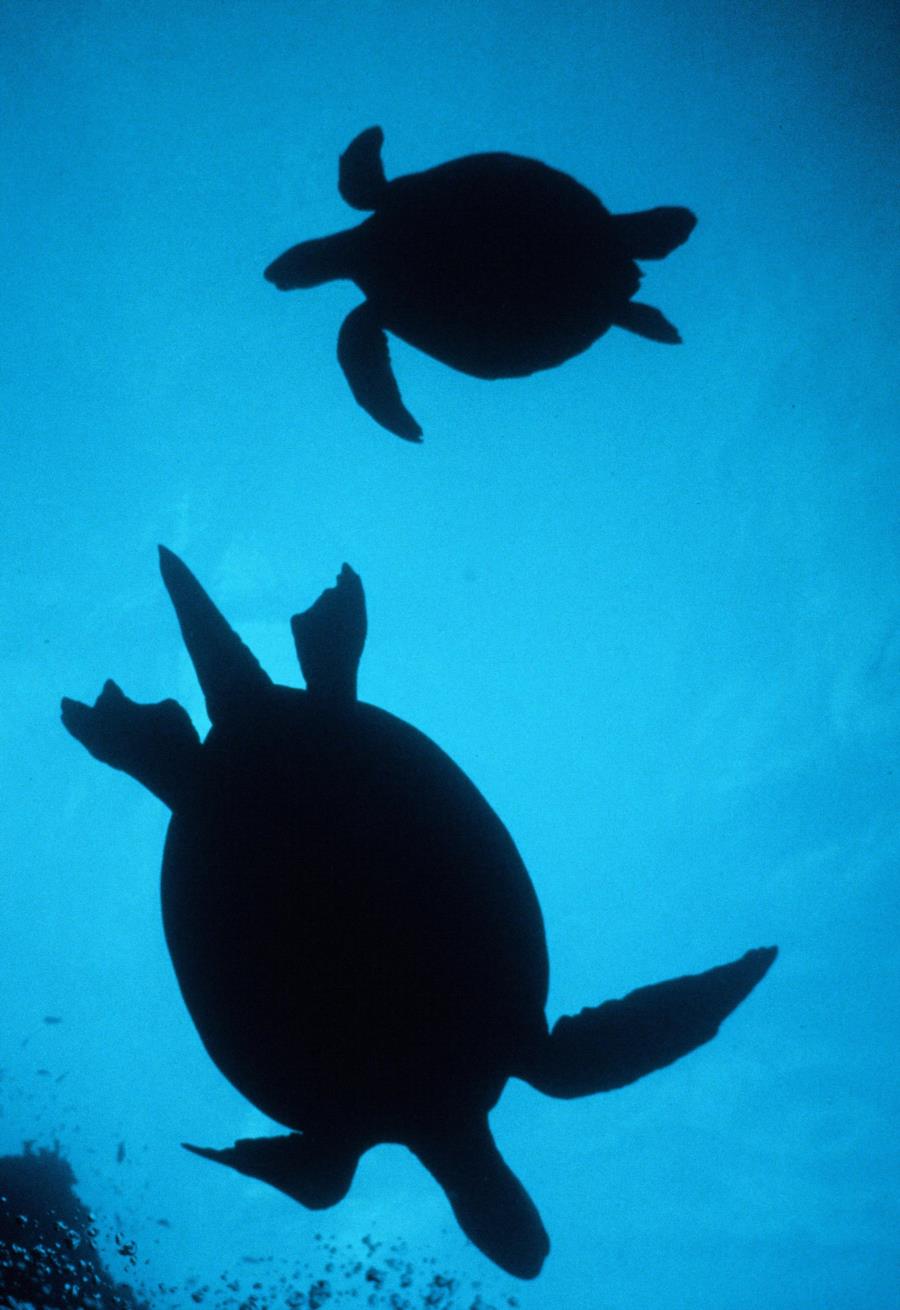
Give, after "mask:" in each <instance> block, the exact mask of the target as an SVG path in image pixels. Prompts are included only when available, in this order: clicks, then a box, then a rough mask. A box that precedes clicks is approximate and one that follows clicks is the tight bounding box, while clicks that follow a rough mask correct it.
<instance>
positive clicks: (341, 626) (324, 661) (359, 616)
mask: <svg viewBox="0 0 900 1310" xmlns="http://www.w3.org/2000/svg"><path fill="white" fill-rule="evenodd" d="M291 632H292V633H293V634H294V645H295V646H296V647H297V657H298V659H299V660H300V668H301V670H302V672H303V677H304V678H305V679H306V687H307V690H308V692H309V694H310V695H311V696H314V697H316V699H319V700H323V701H326V700H327V701H329V702H331V703H334V704H341V703H344V704H351V703H352V702H353V701H355V700H356V671H357V669H358V668H359V661H360V658H361V656H362V653H363V647H364V646H365V644H366V598H365V594H364V592H363V585H362V582H361V581H360V577H359V574H358V573H354V571H353V569H351V567H350V565H349V564H344V565H343V567H342V568H341V571H340V573H339V574H338V578H337V583H336V584H335V586H333V587H329V588H328V589H327V591H323V592H322V594H321V596H320V597H319V599H318V600H317V601H316V603H315V604H314V605H311V606H310V607H309V609H308V610H304V611H303V612H302V614H295V615H294V617H293V618H292V619H291Z"/></svg>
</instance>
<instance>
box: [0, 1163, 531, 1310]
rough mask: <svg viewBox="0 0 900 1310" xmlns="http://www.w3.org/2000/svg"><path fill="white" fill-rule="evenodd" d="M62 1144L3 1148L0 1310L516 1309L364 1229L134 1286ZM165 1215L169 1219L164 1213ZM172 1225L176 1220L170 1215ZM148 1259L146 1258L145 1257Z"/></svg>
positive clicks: (128, 1263)
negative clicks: (232, 1266) (81, 1192)
mask: <svg viewBox="0 0 900 1310" xmlns="http://www.w3.org/2000/svg"><path fill="white" fill-rule="evenodd" d="M75 1187H76V1179H75V1174H74V1171H73V1170H72V1167H71V1165H70V1164H69V1162H68V1161H67V1160H66V1159H65V1157H64V1156H63V1155H62V1153H61V1151H60V1149H59V1146H58V1145H57V1146H55V1147H54V1148H53V1149H49V1150H48V1149H37V1150H35V1149H34V1147H33V1145H32V1144H31V1143H29V1142H26V1143H25V1145H24V1148H23V1150H22V1151H21V1153H20V1154H18V1155H7V1156H0V1310H192V1308H193V1307H194V1306H203V1307H205V1310H340V1308H341V1307H348V1308H349V1307H351V1306H354V1307H358V1310H364V1308H365V1310H517V1307H518V1300H517V1298H516V1297H515V1296H513V1295H503V1296H501V1297H500V1298H499V1299H498V1298H497V1297H496V1296H493V1297H491V1296H489V1295H488V1294H487V1293H486V1292H485V1291H484V1290H483V1289H482V1287H481V1285H480V1284H479V1283H478V1282H472V1283H469V1282H466V1281H464V1280H462V1279H459V1278H455V1277H452V1276H450V1275H449V1274H447V1273H443V1272H441V1271H440V1270H439V1269H438V1268H437V1262H436V1260H435V1259H434V1257H426V1258H424V1259H420V1260H418V1261H413V1260H412V1259H410V1258H409V1255H408V1253H407V1248H406V1247H405V1245H404V1244H403V1243H402V1242H393V1243H386V1242H379V1241H376V1240H375V1239H374V1238H372V1237H370V1236H368V1235H367V1236H365V1237H363V1238H362V1239H361V1241H359V1242H357V1243H353V1242H345V1243H343V1244H341V1243H339V1242H338V1241H337V1239H336V1238H335V1237H333V1236H330V1237H326V1236H324V1235H323V1234H322V1233H316V1234H315V1238H314V1246H313V1249H312V1251H311V1252H310V1254H309V1256H308V1258H307V1259H306V1260H304V1261H300V1262H294V1263H293V1264H291V1265H289V1264H288V1263H287V1262H286V1261H284V1260H279V1259H276V1258H275V1257H274V1256H244V1257H243V1258H242V1260H240V1261H239V1265H240V1270H239V1272H234V1271H226V1272H224V1273H222V1274H221V1275H220V1276H219V1277H218V1278H217V1279H216V1280H214V1281H212V1282H202V1281H201V1280H200V1279H199V1278H195V1277H194V1278H187V1279H186V1280H184V1281H183V1282H179V1283H157V1284H156V1285H155V1286H153V1287H152V1288H151V1287H147V1286H142V1287H140V1288H139V1289H137V1290H136V1289H135V1287H134V1286H132V1285H130V1283H133V1282H134V1281H135V1280H136V1279H138V1277H139V1253H138V1244H137V1242H136V1241H134V1240H132V1239H130V1238H128V1237H126V1236H125V1235H124V1234H122V1233H116V1234H115V1241H114V1246H115V1252H116V1254H117V1255H118V1257H119V1258H120V1259H121V1261H122V1262H123V1265H124V1266H125V1270H124V1272H125V1273H126V1276H127V1278H128V1280H130V1281H129V1282H126V1281H120V1280H118V1279H117V1278H116V1277H114V1275H113V1274H112V1273H111V1272H110V1270H109V1269H108V1268H107V1267H106V1265H104V1263H103V1260H102V1259H101V1256H100V1254H99V1252H98V1248H97V1237H98V1226H97V1223H96V1221H95V1218H94V1215H93V1214H92V1213H91V1211H90V1210H88V1208H87V1207H86V1206H85V1205H84V1203H83V1202H82V1200H81V1199H80V1198H79V1196H78V1195H77V1192H76V1190H75ZM160 1222H163V1221H160ZM167 1226H168V1225H167ZM146 1263H147V1262H144V1265H145V1266H146Z"/></svg>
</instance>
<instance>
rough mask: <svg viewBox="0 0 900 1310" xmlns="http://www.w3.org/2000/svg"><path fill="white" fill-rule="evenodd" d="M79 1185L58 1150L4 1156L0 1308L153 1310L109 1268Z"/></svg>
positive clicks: (0, 1162)
mask: <svg viewBox="0 0 900 1310" xmlns="http://www.w3.org/2000/svg"><path fill="white" fill-rule="evenodd" d="M75 1186H76V1179H75V1174H74V1172H73V1170H72V1166H71V1165H70V1164H69V1162H68V1161H67V1160H66V1159H65V1157H64V1156H63V1155H62V1154H61V1153H60V1151H59V1149H58V1148H56V1149H55V1150H52V1151H49V1150H37V1151H35V1150H34V1149H33V1147H32V1146H31V1145H30V1144H26V1146H25V1149H24V1150H23V1151H22V1153H21V1154H20V1155H4V1156H0V1307H5V1306H10V1305H19V1304H27V1305H28V1306H30V1307H32V1308H33V1310H150V1308H149V1306H148V1305H147V1303H146V1302H145V1301H142V1300H139V1299H138V1298H137V1296H136V1295H135V1293H134V1292H133V1291H132V1289H131V1288H129V1287H128V1286H127V1285H126V1284H125V1283H121V1282H116V1281H115V1280H114V1279H113V1278H112V1276H111V1275H110V1273H109V1271H108V1270H107V1269H106V1267H105V1266H104V1264H103V1262H102V1261H101V1259H100V1256H99V1255H98V1253H97V1250H96V1247H95V1246H94V1236H95V1233H96V1229H95V1228H94V1220H93V1216H92V1215H91V1213H90V1211H89V1210H88V1209H87V1207H86V1206H85V1205H84V1203H83V1201H81V1199H80V1198H79V1196H78V1195H77V1193H76V1191H75ZM120 1249H122V1250H123V1251H125V1250H127V1247H126V1246H124V1245H123V1247H122V1248H120Z"/></svg>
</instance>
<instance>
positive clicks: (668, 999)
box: [517, 946, 778, 1099]
mask: <svg viewBox="0 0 900 1310" xmlns="http://www.w3.org/2000/svg"><path fill="white" fill-rule="evenodd" d="M777 953H778V948H777V947H775V946H761V947H759V948H758V949H757V950H754V951H748V952H747V954H746V955H742V956H741V958H740V959H739V960H733V961H732V962H731V963H730V964H720V965H719V966H718V967H717V968H715V969H707V971H706V972H705V973H696V974H688V975H687V976H685V977H683V978H671V979H669V981H668V982H661V983H655V984H653V985H652V986H650V987H639V988H638V989H637V991H634V992H629V993H628V995H627V996H624V997H623V998H622V999H621V1000H618V1001H606V1002H605V1003H604V1004H603V1005H598V1006H596V1007H594V1008H591V1009H585V1010H582V1011H581V1013H580V1014H577V1015H564V1016H563V1018H561V1019H559V1020H558V1022H557V1023H556V1024H555V1025H554V1028H553V1031H552V1032H551V1033H550V1036H549V1037H548V1038H546V1039H545V1041H544V1042H543V1043H541V1046H540V1050H539V1052H538V1053H537V1058H535V1059H533V1060H532V1061H530V1062H529V1064H528V1067H527V1068H525V1069H523V1070H521V1071H517V1072H518V1073H519V1076H520V1077H522V1078H524V1079H525V1081H526V1082H529V1083H531V1085H532V1086H533V1087H536V1088H537V1089H538V1091H540V1092H545V1093H546V1094H547V1095H548V1096H559V1097H563V1098H566V1099H569V1098H572V1097H575V1096H591V1095H593V1094H594V1093H595V1092H610V1091H613V1090H614V1089H615V1088H617V1087H626V1086H627V1085H628V1084H629V1083H633V1082H636V1081H637V1079H638V1078H643V1077H644V1075H645V1074H648V1073H653V1072H654V1071H655V1070H656V1069H664V1068H665V1066H666V1065H667V1064H672V1063H673V1062H674V1061H675V1060H680V1059H681V1057H682V1056H683V1055H687V1054H688V1053H689V1052H690V1051H694V1050H696V1048H697V1047H698V1046H702V1045H703V1044H704V1043H705V1042H708V1041H710V1040H711V1039H712V1038H713V1037H715V1035H716V1033H717V1032H718V1031H719V1025H720V1024H721V1023H722V1022H723V1020H725V1019H727V1018H728V1016H729V1014H731V1012H732V1010H735V1009H736V1008H737V1007H738V1006H739V1005H740V1003H741V1001H743V1000H744V999H745V998H746V997H747V996H749V994H750V992H752V991H753V988H754V987H755V986H756V984H757V983H758V982H759V981H760V979H761V978H763V977H764V976H765V974H766V972H767V971H768V969H769V967H770V966H771V964H772V961H773V960H774V959H775V956H776V955H777Z"/></svg>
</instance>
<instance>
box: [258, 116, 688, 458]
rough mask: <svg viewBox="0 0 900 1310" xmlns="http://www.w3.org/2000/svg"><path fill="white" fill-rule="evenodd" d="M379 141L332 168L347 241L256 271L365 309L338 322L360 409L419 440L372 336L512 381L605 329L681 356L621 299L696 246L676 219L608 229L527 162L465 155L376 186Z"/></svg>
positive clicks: (375, 130)
mask: <svg viewBox="0 0 900 1310" xmlns="http://www.w3.org/2000/svg"><path fill="white" fill-rule="evenodd" d="M383 140H384V134H383V132H382V130H381V128H380V127H370V128H368V129H367V130H366V131H365V132H362V133H361V134H360V135H359V136H358V137H356V138H355V139H354V140H353V141H352V142H351V143H350V145H349V146H348V147H347V149H346V150H345V152H344V154H343V155H341V159H340V169H339V179H338V187H339V189H340V193H341V195H342V196H343V198H344V199H345V200H346V201H347V203H348V204H349V205H353V207H354V208H355V209H365V210H372V211H374V212H373V213H372V216H371V217H370V218H367V219H366V220H365V222H363V223H361V224H359V226H357V227H355V228H352V229H350V230H347V231H344V232H338V233H337V234H336V235H334V236H329V237H323V238H320V239H319V240H314V241H304V242H302V243H301V244H300V245H298V246H293V247H291V249H290V250H287V251H285V253H284V254H283V255H281V256H279V258H278V259H276V260H275V261H274V262H273V263H272V264H270V265H269V267H268V268H267V269H266V271H265V276H266V277H267V278H268V280H269V281H270V282H274V284H275V286H277V287H279V288H280V289H281V290H282V291H288V290H291V289H293V288H296V287H314V286H317V285H318V284H319V283H321V282H329V281H331V280H332V279H334V278H350V279H352V281H354V282H355V283H356V284H357V286H358V287H359V288H360V290H361V291H363V292H364V294H365V297H366V299H365V300H364V301H363V303H362V304H361V305H358V306H357V308H356V309H354V310H352V311H351V312H350V314H349V315H348V317H347V318H346V319H345V320H344V324H343V326H342V328H341V331H340V335H339V337H338V359H339V361H340V364H341V367H342V368H343V370H344V373H345V374H346V377H347V381H348V382H349V383H350V389H351V391H352V392H353V395H354V396H355V397H356V399H357V401H358V402H359V404H360V405H361V406H362V407H363V409H365V410H367V411H368V413H369V414H371V416H372V417H373V418H374V419H375V421H376V422H378V423H380V424H381V425H382V427H385V428H387V429H388V431H389V432H394V433H396V434H397V436H398V437H405V438H406V439H407V440H408V441H418V440H419V439H420V438H421V432H422V430H421V428H420V427H419V425H418V423H417V422H416V421H415V419H414V418H413V417H412V415H411V414H410V413H409V412H408V410H406V409H405V407H404V405H403V402H402V400H401V399H400V391H399V389H398V387H397V383H396V381H395V379H394V375H393V373H392V372H391V364H390V358H389V355H388V345H387V337H386V336H385V329H387V330H388V331H390V332H393V333H395V334H396V335H397V336H398V337H402V338H403V340H404V341H408V342H409V343H410V344H411V345H413V346H418V348H419V349H420V350H424V351H425V352H426V353H427V354H429V355H433V356H434V357H435V359H439V360H442V361H443V363H445V364H449V365H451V367H453V368H457V369H460V370H461V371H462V372H463V373H471V374H474V376H475V377H480V378H506V377H522V376H524V375H525V374H528V373H534V372H536V371H537V370H538V369H544V368H552V367H553V366H554V365H556V364H561V363H562V362H563V360H566V359H569V358H570V357H571V356H572V355H577V354H578V353H579V352H580V351H582V350H586V349H587V347H588V346H589V345H591V343H592V342H594V341H596V340H597V338H598V337H600V336H602V335H603V333H604V332H606V331H607V330H608V329H609V328H610V327H612V326H613V324H615V325H617V326H618V327H623V328H628V329H629V330H630V331H631V332H636V333H638V334H639V335H640V336H644V337H650V338H652V339H653V340H654V341H665V342H678V341H680V339H681V338H680V337H679V335H678V332H677V331H676V329H675V328H674V327H673V326H672V324H671V323H669V322H668V320H667V319H666V318H664V317H663V315H662V314H661V313H660V311H659V310H658V309H652V308H651V307H650V306H649V305H642V304H639V303H637V302H635V301H633V300H632V296H633V295H634V293H635V292H636V291H637V289H638V286H639V285H640V280H641V272H640V269H639V268H638V266H637V264H636V263H635V262H634V261H635V260H636V259H662V258H663V257H664V256H665V255H668V254H669V253H670V251H672V250H674V249H675V247H676V246H679V245H681V243H682V242H683V241H685V240H686V239H687V238H688V236H689V235H690V233H691V232H692V231H693V228H694V225H695V223H696V219H695V217H694V215H693V214H692V213H691V211H690V210H689V209H683V208H679V207H676V206H663V207H661V208H658V209H648V210H644V211H643V212H641V213H634V214H611V213H610V212H609V210H608V209H606V207H605V206H604V205H603V204H601V202H600V201H599V200H598V199H597V197H596V196H595V195H594V194H593V193H592V192H590V191H588V190H587V188H586V187H583V186H582V185H581V184H580V183H579V182H576V181H575V180H574V178H571V177H569V176H568V175H567V174H566V173H561V172H559V170H558V169H555V168H549V167H548V166H547V165H546V164H542V163H540V162H538V160H536V159H525V158H523V157H522V156H520V155H510V154H502V153H493V154H480V155H466V156H465V157H464V158H462V159H454V160H451V161H450V162H449V163H446V164H439V165H438V166H437V167H436V168H429V169H426V170H425V171H424V172H422V173H410V174H409V175H407V176H406V177H398V178H395V179H394V180H393V181H392V182H388V181H387V180H386V178H385V175H384V169H383V167H382V163H381V154H380V151H381V146H382V142H383Z"/></svg>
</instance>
